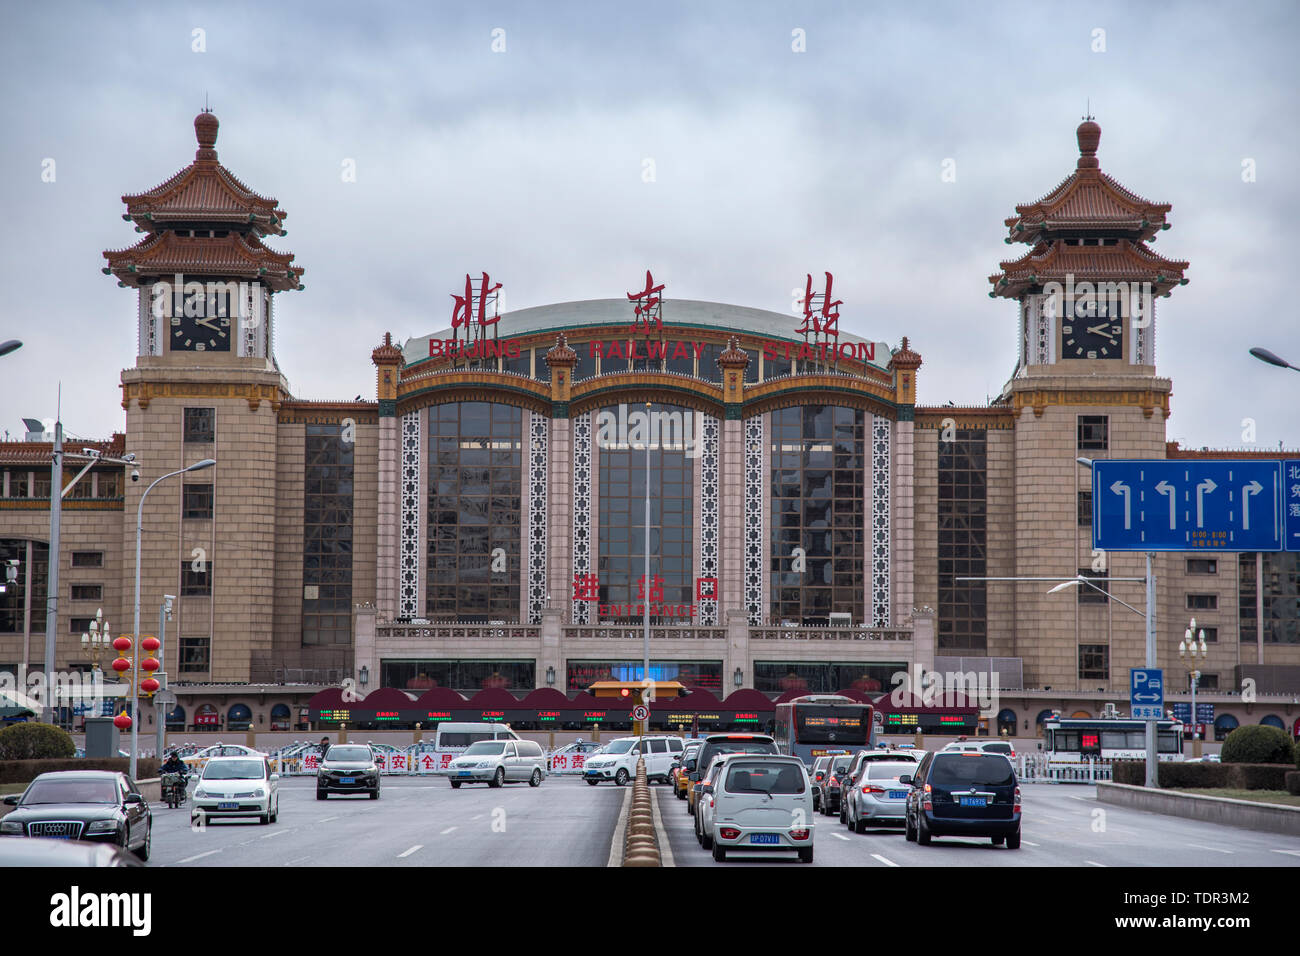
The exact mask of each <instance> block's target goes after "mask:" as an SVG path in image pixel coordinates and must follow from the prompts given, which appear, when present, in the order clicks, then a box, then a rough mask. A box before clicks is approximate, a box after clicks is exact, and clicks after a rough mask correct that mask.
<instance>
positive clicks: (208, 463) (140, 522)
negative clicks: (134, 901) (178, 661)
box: [131, 458, 217, 780]
mask: <svg viewBox="0 0 1300 956" xmlns="http://www.w3.org/2000/svg"><path fill="white" fill-rule="evenodd" d="M216 463H217V462H216V460H215V459H213V458H204V459H203V460H202V461H196V462H195V463H194V464H192V465H190V466H189V467H188V468H181V469H179V470H177V471H170V472H168V473H167V474H165V475H163V476H162V477H161V478H155V479H154V482H153V484H152V485H150V486H149V487H148V488H146V489H145V490H144V494H142V495H141V496H140V506H139V507H138V508H136V511H135V632H134V633H135V642H136V644H137V645H139V642H140V541H141V538H143V536H144V503H145V501H146V500H147V499H148V497H149V492H151V491H153V490H154V488H155V487H156V486H157V485H158V483H159V482H160V481H166V480H167V479H168V478H175V477H176V476H177V475H183V474H185V473H186V472H187V471H202V470H203V469H204V468H211V467H212V466H213V465H215V464H216ZM139 703H140V702H139V698H138V697H137V698H135V699H133V700H132V702H131V716H132V718H133V719H132V721H131V779H132V780H134V779H136V774H135V769H136V758H137V757H138V756H139V744H140V714H139V710H140V706H139Z"/></svg>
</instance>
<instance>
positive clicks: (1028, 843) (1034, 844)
mask: <svg viewBox="0 0 1300 956" xmlns="http://www.w3.org/2000/svg"><path fill="white" fill-rule="evenodd" d="M1020 842H1021V843H1023V844H1024V845H1025V846H1038V844H1037V843H1031V842H1030V841H1028V840H1021V841H1020Z"/></svg>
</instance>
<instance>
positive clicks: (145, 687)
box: [140, 677, 162, 694]
mask: <svg viewBox="0 0 1300 956" xmlns="http://www.w3.org/2000/svg"><path fill="white" fill-rule="evenodd" d="M161 686H162V685H161V684H159V683H158V678H156V677H146V678H145V679H144V680H142V681H140V689H141V690H142V691H144V692H145V693H146V694H152V693H153V692H154V691H156V690H157V689H158V688H159V687H161Z"/></svg>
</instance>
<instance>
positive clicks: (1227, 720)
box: [1214, 714, 1237, 740]
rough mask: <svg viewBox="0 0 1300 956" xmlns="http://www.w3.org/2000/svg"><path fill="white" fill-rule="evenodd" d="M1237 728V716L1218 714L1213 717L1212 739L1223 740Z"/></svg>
mask: <svg viewBox="0 0 1300 956" xmlns="http://www.w3.org/2000/svg"><path fill="white" fill-rule="evenodd" d="M1236 729H1237V718H1236V717H1234V716H1232V714H1220V715H1219V716H1218V717H1216V718H1214V739H1215V740H1223V739H1224V738H1225V737H1227V736H1228V734H1230V733H1232V732H1233V731H1234V730H1236Z"/></svg>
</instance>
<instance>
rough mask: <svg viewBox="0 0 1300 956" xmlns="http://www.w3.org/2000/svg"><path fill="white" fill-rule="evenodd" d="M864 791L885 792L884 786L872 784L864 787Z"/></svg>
mask: <svg viewBox="0 0 1300 956" xmlns="http://www.w3.org/2000/svg"><path fill="white" fill-rule="evenodd" d="M862 792H863V793H884V792H885V788H884V787H873V786H871V785H870V784H868V785H867V786H865V787H863V788H862Z"/></svg>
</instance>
